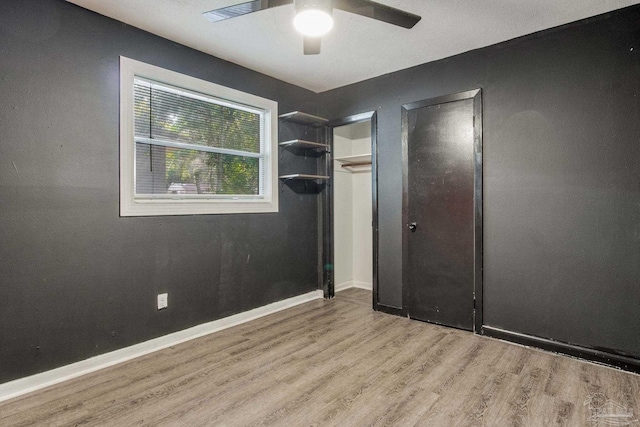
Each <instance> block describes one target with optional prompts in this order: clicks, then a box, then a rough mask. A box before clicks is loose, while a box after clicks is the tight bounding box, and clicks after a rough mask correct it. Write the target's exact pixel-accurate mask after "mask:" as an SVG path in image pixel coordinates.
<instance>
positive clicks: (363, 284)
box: [353, 280, 373, 291]
mask: <svg viewBox="0 0 640 427" xmlns="http://www.w3.org/2000/svg"><path fill="white" fill-rule="evenodd" d="M353 287H354V288H358V289H366V290H368V291H372V290H373V283H371V282H358V281H357V280H354V281H353Z"/></svg>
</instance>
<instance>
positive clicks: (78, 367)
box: [0, 290, 324, 402]
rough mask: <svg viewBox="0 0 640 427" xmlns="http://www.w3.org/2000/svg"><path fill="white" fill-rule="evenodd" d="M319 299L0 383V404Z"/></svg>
mask: <svg viewBox="0 0 640 427" xmlns="http://www.w3.org/2000/svg"><path fill="white" fill-rule="evenodd" d="M323 297H324V296H323V293H322V291H321V290H317V291H313V292H309V293H306V294H303V295H299V296H297V297H293V298H288V299H286V300H283V301H277V302H274V303H271V304H268V305H265V306H262V307H258V308H254V309H253V310H249V311H245V312H243V313H238V314H234V315H233V316H229V317H225V318H223V319H218V320H214V321H212V322H208V323H203V324H201V325H198V326H194V327H192V328H189V329H184V330H182V331H178V332H174V333H172V334H169V335H164V336H162V337H158V338H154V339H152V340H149V341H145V342H141V343H139V344H134V345H132V346H130V347H125V348H122V349H120V350H115V351H112V352H109V353H105V354H101V355H99V356H95V357H92V358H90V359H86V360H82V361H80V362H76V363H72V364H70V365H66V366H62V367H60V368H56V369H52V370H50V371H46V372H42V373H40V374H35V375H32V376H29V377H25V378H20V379H17V380H13V381H10V382H8V383H4V384H0V402H2V401H5V400H8V399H11V398H14V397H17V396H20V395H23V394H26V393H30V392H32V391H35V390H39V389H42V388H45V387H49V386H51V385H54V384H58V383H61V382H63V381H67V380H70V379H72V378H77V377H79V376H82V375H85V374H88V373H90V372H95V371H97V370H100V369H104V368H107V367H109V366H113V365H116V364H118V363H122V362H126V361H127V360H131V359H135V358H136V357H140V356H144V355H145V354H149V353H152V352H154V351H158V350H162V349H163V348H167V347H171V346H174V345H177V344H180V343H182V342H185V341H189V340H192V339H195V338H199V337H202V336H205V335H208V334H211V333H214V332H218V331H221V330H223V329H227V328H230V327H232V326H236V325H239V324H241V323H246V322H249V321H251V320H254V319H257V318H260V317H263V316H267V315H269V314H273V313H276V312H278V311H282V310H286V309H288V308H291V307H295V306H296V305H300V304H304V303H305V302H309V301H313V300H316V299H321V298H323Z"/></svg>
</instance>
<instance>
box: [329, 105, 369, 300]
mask: <svg viewBox="0 0 640 427" xmlns="http://www.w3.org/2000/svg"><path fill="white" fill-rule="evenodd" d="M366 121H370V122H371V209H372V211H371V220H372V224H371V225H372V227H371V229H372V233H373V239H372V245H373V248H372V250H373V260H372V261H373V277H372V288H373V291H372V292H371V294H372V306H373V309H374V310H378V113H377V111H375V110H374V111H368V112H365V113H359V114H354V115H351V116H347V117H342V118H338V119H334V120H330V121H329V122H328V123H327V125H326V128H325V129H326V136H325V140H326V141H327V145H329V151H330V152H331V153H333V130H334V129H335V128H337V127H340V126H346V125H351V124H354V123H360V122H366ZM325 162H326V165H325V172H326V175H328V176H329V185H328V191H325V194H324V200H323V206H324V212H323V217H324V223H325V226H324V236H323V241H324V244H323V253H324V256H323V265H324V266H326V265H331V266H332V267H333V266H334V261H335V260H334V256H333V243H334V242H333V231H334V230H333V228H334V227H333V224H334V218H333V196H334V190H333V154H330V155H329V156H325ZM324 270H325V280H324V290H325V298H333V296H334V295H335V283H334V275H333V271H331V274H327V271H326V268H325V269H324Z"/></svg>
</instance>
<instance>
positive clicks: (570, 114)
mask: <svg viewBox="0 0 640 427" xmlns="http://www.w3.org/2000/svg"><path fill="white" fill-rule="evenodd" d="M425 43H428V41H425ZM416 48H419V46H416ZM474 88H482V90H483V108H484V316H485V317H484V320H485V324H486V325H490V326H494V327H498V328H503V329H506V330H510V331H515V332H521V333H525V334H531V335H535V336H539V337H544V338H552V339H554V340H558V341H563V342H568V343H574V344H578V345H581V346H587V347H598V348H603V349H607V350H610V351H617V352H620V353H626V354H630V355H633V356H636V357H638V356H640V339H638V337H639V336H640V335H639V334H638V331H639V330H640V310H638V302H639V301H640V255H639V254H640V167H639V164H640V143H639V140H638V138H639V137H640V120H639V117H640V7H639V6H633V7H630V8H627V9H624V10H621V11H616V12H613V13H611V14H608V15H604V16H599V17H595V18H591V19H589V20H587V21H582V22H578V23H574V24H570V25H567V26H564V27H561V28H558V29H552V30H548V31H544V32H541V33H537V34H534V35H531V36H527V37H524V38H521V39H517V40H513V41H510V42H507V43H502V44H499V45H495V46H491V47H488V48H484V49H480V50H476V51H472V52H469V53H465V54H462V55H459V56H455V57H452V58H449V59H445V60H441V61H437V62H433V63H428V64H425V65H421V66H418V67H415V68H411V69H407V70H403V71H400V72H397V73H393V74H389V75H385V76H382V77H379V78H375V79H372V80H368V81H364V82H360V83H357V84H354V85H350V86H346V87H343V88H339V89H336V90H333V91H329V92H325V93H322V94H320V106H321V110H320V114H321V115H325V116H329V117H331V118H338V117H344V116H347V115H351V114H356V113H360V112H364V111H370V110H377V111H378V131H379V134H378V149H379V157H378V161H379V178H378V191H379V215H380V217H379V221H380V223H379V227H380V253H379V256H380V258H379V261H380V267H379V268H380V270H379V285H378V289H379V302H380V303H382V304H386V305H390V306H395V307H401V306H402V265H401V261H402V227H403V224H402V164H401V153H402V152H401V126H400V119H401V105H402V104H404V103H409V102H413V101H418V100H422V99H427V98H431V97H436V96H440V95H446V94H451V93H456V92H461V91H465V90H469V89H474Z"/></svg>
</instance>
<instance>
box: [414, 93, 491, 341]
mask: <svg viewBox="0 0 640 427" xmlns="http://www.w3.org/2000/svg"><path fill="white" fill-rule="evenodd" d="M465 99H472V100H473V163H474V167H473V178H474V194H473V199H474V203H473V205H474V208H473V210H474V215H473V217H474V240H475V244H474V274H473V275H474V284H473V307H474V309H473V332H474V333H476V334H480V333H481V332H482V324H483V318H482V306H483V301H482V270H483V268H482V267H483V265H482V89H473V90H468V91H465V92H459V93H454V94H451V95H444V96H438V97H435V98H430V99H425V100H422V101H416V102H411V103H408V104H404V105H402V223H403V227H402V265H403V280H402V288H403V292H402V296H403V298H402V300H403V302H402V306H403V312H405V313H406V312H407V309H406V301H407V289H408V286H407V285H406V284H405V280H406V279H405V275H404V268H405V267H406V265H407V264H408V255H409V254H408V247H409V242H408V239H409V229H408V228H407V224H408V223H409V177H408V172H409V145H408V143H409V141H408V135H409V124H408V119H407V116H408V114H407V113H408V112H409V111H410V110H413V109H416V108H422V107H428V106H431V105H437V104H446V103H449V102H455V101H462V100H465Z"/></svg>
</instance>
